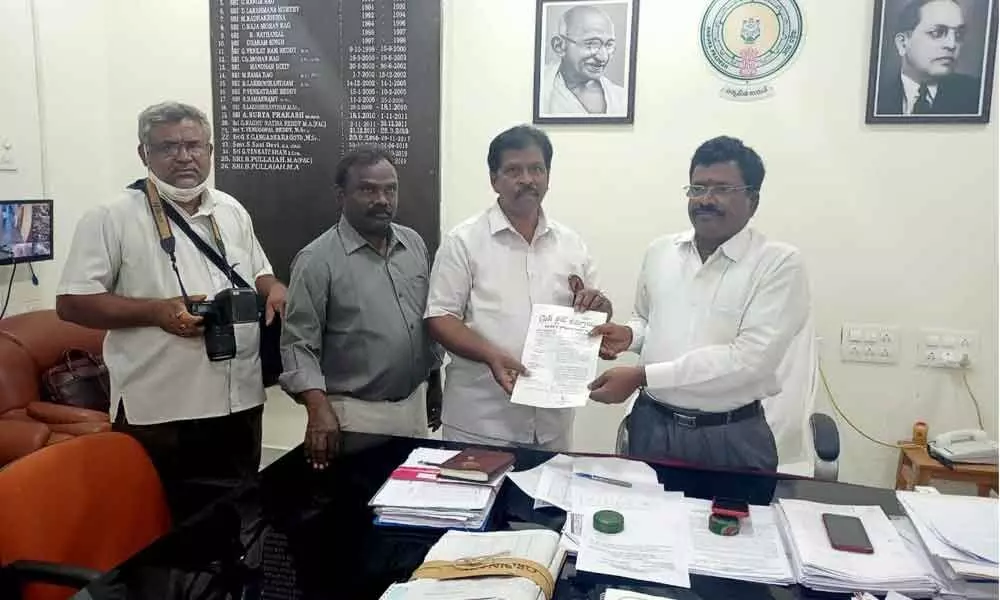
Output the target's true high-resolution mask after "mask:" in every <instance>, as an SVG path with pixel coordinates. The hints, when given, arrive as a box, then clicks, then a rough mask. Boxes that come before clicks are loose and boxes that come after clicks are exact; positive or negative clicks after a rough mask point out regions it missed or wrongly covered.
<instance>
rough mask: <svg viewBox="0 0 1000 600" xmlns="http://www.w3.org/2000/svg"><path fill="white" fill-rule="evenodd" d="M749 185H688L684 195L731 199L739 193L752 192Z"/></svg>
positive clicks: (685, 187)
mask: <svg viewBox="0 0 1000 600" xmlns="http://www.w3.org/2000/svg"><path fill="white" fill-rule="evenodd" d="M752 189H753V188H752V187H751V186H749V185H686V186H684V188H683V190H684V194H685V195H686V196H687V197H688V198H704V197H706V196H714V197H716V198H731V197H733V196H735V195H736V194H738V193H739V192H745V191H748V190H752Z"/></svg>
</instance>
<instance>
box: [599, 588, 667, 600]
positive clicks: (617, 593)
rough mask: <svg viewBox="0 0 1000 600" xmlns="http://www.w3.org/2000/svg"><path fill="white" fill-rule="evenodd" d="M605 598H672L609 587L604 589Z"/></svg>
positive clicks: (638, 599) (623, 599)
mask: <svg viewBox="0 0 1000 600" xmlns="http://www.w3.org/2000/svg"><path fill="white" fill-rule="evenodd" d="M604 600H670V597H669V596H650V595H649V594H640V593H639V592H630V591H628V590H613V589H611V588H608V589H606V590H604Z"/></svg>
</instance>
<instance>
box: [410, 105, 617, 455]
mask: <svg viewBox="0 0 1000 600" xmlns="http://www.w3.org/2000/svg"><path fill="white" fill-rule="evenodd" d="M487 164H488V166H489V171H490V183H491V184H492V186H493V190H494V191H495V192H496V193H497V196H498V198H497V200H496V202H494V203H493V204H492V205H491V206H490V207H489V208H488V209H486V210H485V211H484V212H482V213H480V214H479V215H477V216H475V217H473V218H471V219H469V220H467V221H465V222H464V223H462V224H460V225H458V226H457V227H455V229H453V230H452V231H451V232H450V233H449V234H448V235H447V236H445V238H444V239H443V240H442V241H441V247H440V248H439V249H438V252H437V257H436V258H435V260H434V267H433V268H432V269H431V278H430V293H429V297H428V299H427V311H426V313H425V317H426V318H427V320H428V324H429V328H430V333H431V336H432V337H433V338H434V339H435V340H436V341H437V342H438V343H440V344H441V345H442V346H444V347H445V349H447V350H448V352H450V353H451V357H452V361H451V363H450V364H449V365H448V366H447V367H446V371H445V386H444V399H443V408H442V417H441V423H442V435H443V437H444V439H446V440H450V441H460V442H467V443H481V444H494V445H530V446H541V447H543V448H546V449H549V450H567V449H568V448H569V446H570V436H571V433H572V428H573V409H572V408H537V407H534V406H525V405H519V404H514V403H512V402H511V398H510V394H511V393H512V391H513V389H514V382H515V380H516V379H517V376H518V375H519V374H522V373H524V372H525V368H524V366H523V365H522V364H521V360H520V359H521V354H522V350H523V348H524V343H525V337H526V335H527V333H528V326H529V323H530V320H531V311H532V306H533V305H535V304H554V305H560V306H573V307H575V308H576V309H577V310H581V311H583V310H596V311H601V312H605V313H607V314H608V315H610V314H611V302H610V301H609V300H608V299H607V298H606V297H605V296H604V295H603V294H601V293H600V292H599V291H598V290H597V274H596V269H595V268H594V262H593V260H592V259H591V257H590V253H589V252H588V251H587V247H586V245H584V243H583V240H582V239H580V236H579V235H577V234H576V232H574V231H572V230H571V229H569V228H568V227H565V226H563V225H562V224H560V223H556V222H555V221H552V220H550V219H548V217H547V215H546V214H545V212H544V211H543V210H542V207H541V204H542V199H543V198H544V197H545V193H546V192H547V191H548V187H549V170H550V168H551V166H552V143H551V142H550V141H549V138H548V136H546V135H545V133H544V132H542V131H541V130H538V129H535V128H534V127H529V126H524V125H522V126H518V127H513V128H511V129H508V130H507V131H504V132H503V133H501V134H500V135H498V136H497V137H496V138H494V139H493V141H492V142H491V143H490V148H489V152H488V155H487Z"/></svg>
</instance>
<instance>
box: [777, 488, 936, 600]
mask: <svg viewBox="0 0 1000 600" xmlns="http://www.w3.org/2000/svg"><path fill="white" fill-rule="evenodd" d="M777 506H778V518H779V522H780V523H781V525H782V533H783V535H785V536H786V542H787V545H788V550H789V553H790V555H791V559H792V569H793V571H794V573H795V577H796V580H797V581H798V582H799V583H800V584H802V585H804V586H805V587H808V588H811V589H814V590H818V591H823V592H839V593H852V592H859V591H866V592H871V593H875V594H885V593H888V592H890V591H896V592H899V593H902V594H906V595H908V596H912V597H914V598H926V597H929V596H931V595H933V594H934V593H935V592H936V591H937V590H938V588H939V585H938V583H937V580H936V578H935V577H934V574H933V573H932V572H931V571H930V569H929V568H928V566H927V565H926V564H925V563H924V562H923V561H921V560H920V557H918V556H917V555H916V554H914V553H913V551H912V550H911V549H910V548H909V547H908V546H907V545H906V543H905V542H904V541H903V539H902V537H901V536H900V535H899V532H898V531H897V530H896V527H895V526H894V525H893V524H892V522H891V521H890V520H889V517H887V516H886V514H885V512H883V511H882V508H881V507H878V506H839V505H832V504H820V503H817V502H809V501H807V500H789V499H782V500H780V501H779V503H778V505H777ZM823 513H830V514H835V515H844V516H849V517H857V518H859V519H861V522H862V524H863V525H864V528H865V531H866V533H867V534H868V538H869V540H870V541H871V544H872V548H873V549H874V553H872V554H859V553H854V552H844V551H841V550H837V549H835V548H833V547H832V546H831V545H830V541H829V538H828V537H827V534H826V528H825V527H824V525H823V518H822V515H823Z"/></svg>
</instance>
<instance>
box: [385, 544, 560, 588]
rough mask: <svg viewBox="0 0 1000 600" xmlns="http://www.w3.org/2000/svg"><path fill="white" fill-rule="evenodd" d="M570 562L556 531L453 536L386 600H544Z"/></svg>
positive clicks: (426, 558)
mask: <svg viewBox="0 0 1000 600" xmlns="http://www.w3.org/2000/svg"><path fill="white" fill-rule="evenodd" d="M565 558H566V551H565V550H564V549H562V548H561V547H560V545H559V534H557V533H555V532H554V531H548V530H544V529H536V530H530V531H492V532H489V533H476V532H466V531H449V532H447V533H445V534H444V535H443V536H441V539H440V540H438V542H437V543H436V544H434V546H433V547H431V549H430V551H428V552H427V556H425V557H424V562H423V564H422V565H421V566H420V567H419V568H417V570H416V571H414V573H413V575H412V578H411V580H410V581H408V582H406V583H396V584H393V585H391V586H390V587H389V589H387V590H386V591H385V593H384V594H382V598H381V600H445V599H453V600H458V599H469V598H480V599H494V598H497V599H499V598H503V599H505V600H544V599H545V598H548V597H550V596H551V594H552V592H553V590H554V588H555V582H556V581H557V580H558V579H559V572H560V571H561V570H562V566H563V562H564V561H565Z"/></svg>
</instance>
